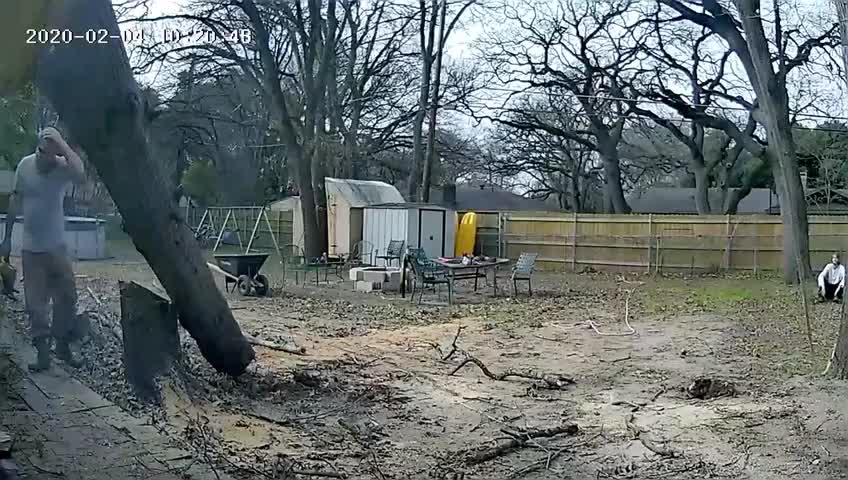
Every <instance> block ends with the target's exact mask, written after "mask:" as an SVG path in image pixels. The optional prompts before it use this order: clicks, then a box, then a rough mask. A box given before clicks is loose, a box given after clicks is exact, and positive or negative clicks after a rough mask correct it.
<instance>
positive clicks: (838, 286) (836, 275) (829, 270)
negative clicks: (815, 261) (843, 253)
mask: <svg viewBox="0 0 848 480" xmlns="http://www.w3.org/2000/svg"><path fill="white" fill-rule="evenodd" d="M818 283H819V297H820V298H822V299H824V300H833V301H834V302H839V301H841V300H842V292H843V291H844V290H845V266H844V265H842V263H840V262H839V254H836V253H834V254H833V258H831V261H830V263H828V264H827V265H826V266H825V267H824V269H822V271H821V273H820V274H819V282H818Z"/></svg>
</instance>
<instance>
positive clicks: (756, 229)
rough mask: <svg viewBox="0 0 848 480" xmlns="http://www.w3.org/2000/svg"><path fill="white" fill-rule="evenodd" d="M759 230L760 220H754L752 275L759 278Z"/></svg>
mask: <svg viewBox="0 0 848 480" xmlns="http://www.w3.org/2000/svg"><path fill="white" fill-rule="evenodd" d="M759 231H760V221H759V220H756V221H755V222H754V277H757V278H759V276H760V259H759V256H760V239H759Z"/></svg>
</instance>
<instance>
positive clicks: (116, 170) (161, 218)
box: [35, 0, 254, 375]
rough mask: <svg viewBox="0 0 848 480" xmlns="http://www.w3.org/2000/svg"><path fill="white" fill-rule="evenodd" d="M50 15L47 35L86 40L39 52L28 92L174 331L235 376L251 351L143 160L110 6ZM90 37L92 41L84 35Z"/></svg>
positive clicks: (64, 8) (70, 2) (137, 111)
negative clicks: (62, 133) (48, 108)
mask: <svg viewBox="0 0 848 480" xmlns="http://www.w3.org/2000/svg"><path fill="white" fill-rule="evenodd" d="M50 15H51V17H50V18H49V20H48V22H47V23H48V25H49V26H50V28H55V29H60V31H63V30H69V31H71V32H74V33H75V34H76V35H80V36H85V37H88V39H87V40H86V39H79V38H75V39H74V40H73V41H72V42H69V43H67V44H56V45H50V46H49V48H43V49H41V51H40V53H39V55H40V57H39V59H38V62H37V63H36V70H35V79H36V85H37V86H38V87H39V89H40V90H41V92H42V93H43V94H44V95H45V96H46V97H47V98H48V99H49V100H50V102H51V104H52V106H53V108H54V109H55V110H56V112H57V113H58V114H59V117H60V119H61V121H62V123H63V124H64V125H65V126H67V128H68V130H69V133H70V137H71V140H72V142H73V143H75V144H78V145H79V146H80V147H81V148H82V150H84V151H85V153H86V154H87V156H88V160H89V162H90V163H91V164H93V165H94V166H95V167H96V169H97V173H98V174H99V176H100V178H101V179H102V180H103V182H104V183H105V185H106V187H107V189H108V190H109V193H110V194H111V196H112V199H113V200H114V202H115V204H116V205H117V206H118V210H119V211H120V213H121V215H122V217H123V220H124V223H125V226H126V231H127V233H129V235H130V236H131V237H132V240H133V243H134V244H135V246H136V249H137V250H138V251H139V252H140V253H141V254H142V255H143V256H144V258H145V259H146V260H147V262H148V263H149V264H150V266H151V268H153V271H154V272H155V273H156V276H157V277H158V278H159V280H160V282H161V283H162V285H163V286H164V287H165V290H166V291H167V292H168V295H169V296H170V297H171V300H172V301H173V302H174V305H175V306H176V307H177V311H178V313H179V319H180V323H181V324H182V325H183V327H185V329H186V330H188V332H189V334H190V335H191V336H192V337H193V338H194V339H195V340H196V341H197V344H198V346H199V347H200V351H201V353H202V354H203V356H204V357H205V358H206V359H207V360H208V361H209V363H211V364H212V366H213V367H214V368H215V369H217V370H218V371H221V372H224V373H227V374H230V375H240V374H241V373H243V372H244V370H245V368H247V366H248V365H249V364H250V363H251V362H252V361H253V359H254V352H253V348H252V347H251V346H250V344H249V343H248V342H247V340H246V339H245V338H244V336H243V335H242V332H241V330H240V328H239V326H238V324H237V323H236V321H235V319H234V318H233V315H232V312H230V309H229V306H228V305H227V302H226V300H225V299H224V297H223V295H222V294H221V293H220V290H219V289H218V288H216V285H215V282H214V279H213V278H212V274H211V273H210V271H209V269H208V268H207V267H206V262H205V260H204V259H203V256H202V254H201V251H200V249H199V248H198V245H197V242H196V241H195V240H194V237H193V235H192V233H191V230H190V229H189V228H188V226H187V225H186V224H185V221H184V219H183V218H182V217H181V214H180V212H179V209H178V208H177V206H176V205H175V204H174V202H173V198H172V196H171V192H169V191H168V187H167V185H169V182H167V181H166V179H165V177H164V172H163V169H162V168H161V166H160V165H159V164H158V163H157V162H156V161H155V160H154V159H153V158H152V157H151V155H150V149H149V146H148V142H147V137H146V132H145V123H146V117H145V115H146V113H147V112H148V110H147V108H146V105H145V102H144V100H143V97H142V95H141V92H140V90H139V87H138V85H137V84H136V82H135V80H134V78H133V75H132V71H131V69H130V65H129V62H128V60H127V54H126V51H125V49H124V46H123V43H122V42H121V32H120V30H119V28H118V24H117V21H116V19H115V13H114V11H113V10H112V5H111V2H110V1H109V0H64V1H63V2H59V3H56V4H54V7H53V8H52V10H51V12H50ZM92 31H93V32H95V33H98V34H97V35H96V37H97V38H92V36H91V35H85V32H92ZM99 32H105V33H108V35H105V33H104V34H100V33H99ZM91 40H96V41H94V42H92V41H91ZM89 42H90V43H89Z"/></svg>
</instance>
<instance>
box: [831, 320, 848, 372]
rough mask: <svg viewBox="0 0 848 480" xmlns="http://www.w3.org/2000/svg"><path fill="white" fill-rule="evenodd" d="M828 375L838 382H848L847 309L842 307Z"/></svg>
mask: <svg viewBox="0 0 848 480" xmlns="http://www.w3.org/2000/svg"><path fill="white" fill-rule="evenodd" d="M828 373H830V375H831V376H832V377H833V378H836V379H839V380H848V309H846V308H845V304H843V305H842V315H841V321H840V322H839V335H838V336H837V337H836V345H834V347H833V356H832V357H831V359H830V370H829V372H828Z"/></svg>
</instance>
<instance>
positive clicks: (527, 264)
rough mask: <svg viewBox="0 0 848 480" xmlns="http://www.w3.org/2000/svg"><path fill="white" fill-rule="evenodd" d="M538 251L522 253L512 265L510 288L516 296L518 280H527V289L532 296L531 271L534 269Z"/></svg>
mask: <svg viewBox="0 0 848 480" xmlns="http://www.w3.org/2000/svg"><path fill="white" fill-rule="evenodd" d="M537 258H539V254H538V253H526V252H524V253H522V254H521V256H519V257H518V261H517V262H515V266H513V267H512V290H513V291H514V292H515V296H518V282H527V291H528V293H529V295H530V296H531V297H532V296H533V271H534V270H535V269H536V259H537Z"/></svg>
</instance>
